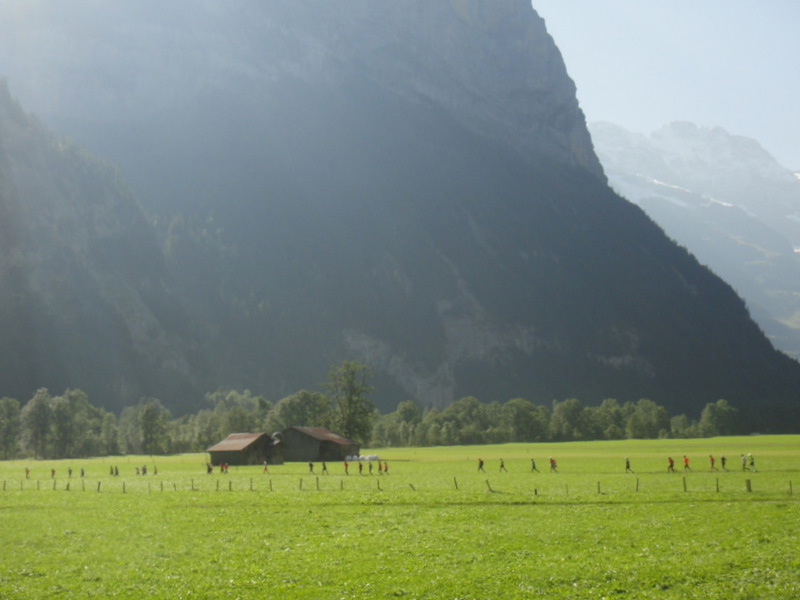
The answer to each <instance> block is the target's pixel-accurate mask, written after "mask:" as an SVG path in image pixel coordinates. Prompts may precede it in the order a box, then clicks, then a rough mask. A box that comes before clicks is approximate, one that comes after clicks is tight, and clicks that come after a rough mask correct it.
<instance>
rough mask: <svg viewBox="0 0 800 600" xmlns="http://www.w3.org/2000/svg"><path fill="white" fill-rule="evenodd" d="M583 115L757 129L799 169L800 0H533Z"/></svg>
mask: <svg viewBox="0 0 800 600" xmlns="http://www.w3.org/2000/svg"><path fill="white" fill-rule="evenodd" d="M532 3H533V7H534V9H536V11H537V12H538V13H539V15H540V16H542V17H543V18H544V19H545V22H546V24H547V29H548V31H549V32H550V34H551V35H552V36H553V38H554V39H555V41H556V44H557V45H558V47H559V49H560V50H561V53H562V55H563V56H564V61H565V62H566V65H567V71H568V72H569V74H570V76H571V77H572V79H573V81H575V85H576V86H577V88H578V100H579V102H580V105H581V108H582V109H583V111H584V113H585V114H586V118H587V120H588V121H610V122H612V123H616V124H618V125H622V126H623V127H625V128H627V129H630V130H631V131H637V132H640V133H650V132H652V131H653V130H655V129H657V128H658V127H660V126H661V125H663V124H665V123H668V122H670V121H677V120H682V121H691V122H693V123H696V124H697V125H700V126H707V127H711V126H720V127H722V128H724V129H726V130H727V131H728V132H729V133H731V134H737V135H744V136H747V137H751V138H754V139H756V140H757V141H758V142H760V143H761V145H762V146H763V147H764V148H765V149H766V150H767V151H768V152H770V153H771V154H772V155H773V156H774V157H775V158H776V159H777V161H778V162H779V163H780V164H782V165H783V166H785V167H787V168H790V169H793V170H796V171H800V1H799V0H669V1H668V2H667V1H661V0H532Z"/></svg>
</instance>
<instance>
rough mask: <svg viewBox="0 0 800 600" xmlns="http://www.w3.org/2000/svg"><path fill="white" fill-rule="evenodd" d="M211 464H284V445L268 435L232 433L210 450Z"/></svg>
mask: <svg viewBox="0 0 800 600" xmlns="http://www.w3.org/2000/svg"><path fill="white" fill-rule="evenodd" d="M208 453H209V454H210V455H211V464H212V465H219V464H222V463H226V464H229V465H260V464H262V463H263V462H264V461H267V462H268V463H269V464H271V465H275V464H282V463H283V444H281V442H280V440H279V439H276V438H273V437H271V436H269V435H267V434H266V433H232V434H230V435H229V436H228V437H226V438H225V439H224V440H222V441H221V442H220V443H218V444H216V445H214V446H211V448H209V449H208Z"/></svg>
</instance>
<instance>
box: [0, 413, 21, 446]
mask: <svg viewBox="0 0 800 600" xmlns="http://www.w3.org/2000/svg"><path fill="white" fill-rule="evenodd" d="M19 425H20V409H19V401H18V400H15V399H14V398H0V451H2V453H3V458H4V459H8V458H11V457H12V456H13V455H14V452H15V451H16V449H17V440H18V438H19Z"/></svg>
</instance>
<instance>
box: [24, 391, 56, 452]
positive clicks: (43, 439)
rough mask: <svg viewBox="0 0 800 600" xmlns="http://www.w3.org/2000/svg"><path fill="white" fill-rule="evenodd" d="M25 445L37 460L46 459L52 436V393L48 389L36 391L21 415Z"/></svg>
mask: <svg viewBox="0 0 800 600" xmlns="http://www.w3.org/2000/svg"><path fill="white" fill-rule="evenodd" d="M20 421H21V425H22V441H23V445H24V446H25V447H26V448H27V449H28V450H30V451H32V452H33V455H34V457H35V458H44V457H45V454H46V451H47V443H48V441H49V434H50V393H49V392H48V391H47V388H40V389H38V390H36V393H35V394H34V395H33V398H31V399H30V400H28V402H27V403H26V404H25V406H24V407H23V409H22V412H21V413H20Z"/></svg>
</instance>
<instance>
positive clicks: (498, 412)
mask: <svg viewBox="0 0 800 600" xmlns="http://www.w3.org/2000/svg"><path fill="white" fill-rule="evenodd" d="M369 381H370V372H369V369H368V368H367V367H366V366H365V365H362V364H360V363H357V362H355V361H343V362H342V363H341V364H340V365H337V366H334V367H332V368H331V370H330V372H329V373H328V380H327V381H326V382H325V383H324V384H323V389H324V390H325V391H324V392H320V391H308V390H300V391H298V392H296V393H294V394H291V395H289V396H287V397H285V398H283V399H281V400H279V401H278V402H276V403H274V404H273V403H272V402H270V401H268V400H266V399H265V398H264V397H262V396H257V395H253V394H252V393H251V392H250V391H248V390H245V391H244V392H238V391H221V390H220V391H216V392H212V393H208V394H206V395H205V397H204V399H203V407H202V408H201V409H200V410H198V411H197V412H196V413H194V414H188V415H183V416H180V417H173V416H172V414H171V413H170V411H169V410H168V409H167V408H165V407H164V405H163V404H162V403H161V402H160V401H159V400H158V399H156V398H142V399H140V401H139V402H138V403H137V404H136V405H134V406H128V407H126V408H125V409H123V411H122V412H121V413H120V415H119V416H117V415H115V414H114V413H111V412H108V411H106V410H104V409H102V408H99V407H97V406H94V405H92V404H91V402H90V401H89V398H88V397H87V395H86V394H85V393H84V392H82V391H81V390H66V391H65V392H64V393H63V394H61V395H59V396H52V395H51V394H50V393H49V392H48V390H47V389H44V388H43V389H40V390H38V391H37V392H36V393H35V394H34V395H33V397H32V398H31V399H30V400H28V401H27V402H26V403H25V404H24V405H21V404H20V402H18V401H17V400H15V399H13V398H7V397H6V398H1V399H0V453H2V457H3V458H4V459H9V458H15V457H32V458H38V459H42V458H51V459H58V458H79V457H89V456H111V455H120V454H150V455H155V454H173V453H181V452H203V451H205V450H206V449H207V448H209V447H210V446H212V445H214V444H216V443H217V442H219V441H220V440H222V439H224V438H225V437H226V436H227V435H229V434H231V433H241V432H258V431H266V432H268V433H272V432H276V431H282V430H283V429H285V428H287V427H290V426H292V425H307V426H314V427H326V428H329V429H332V430H334V431H337V432H338V433H340V434H342V435H344V436H345V437H350V438H353V439H355V440H358V441H359V442H361V443H363V444H365V445H367V446H370V447H398V446H441V445H462V444H497V443H505V442H550V441H573V440H602V439H608V440H614V439H627V438H636V439H647V438H659V437H662V438H663V437H674V438H688V437H709V436H716V435H733V434H737V433H741V432H742V427H741V426H742V424H741V423H740V419H739V413H738V410H737V409H736V408H735V407H733V406H731V405H730V404H729V403H728V402H727V401H726V400H718V401H716V402H713V403H709V404H707V405H706V406H705V408H704V409H703V411H702V413H701V415H700V419H699V420H692V419H689V418H687V417H686V416H685V415H677V416H670V415H669V414H668V412H667V410H666V409H665V408H664V407H663V406H660V405H658V404H656V403H655V402H653V401H652V400H649V399H641V400H639V401H638V402H625V403H620V402H618V401H617V400H615V399H611V398H609V399H606V400H603V402H602V403H601V404H600V405H599V406H584V405H583V404H582V403H581V401H580V400H578V399H576V398H571V399H567V400H561V401H559V400H557V401H554V402H553V403H552V406H543V405H537V404H534V403H532V402H530V401H528V400H525V399H523V398H513V399H511V400H508V401H507V402H505V403H499V402H491V403H483V402H480V401H479V400H478V399H477V398H474V397H466V398H462V399H460V400H457V401H456V402H453V403H452V404H450V405H449V406H447V407H446V408H443V409H437V408H426V409H422V408H420V407H419V406H418V405H417V404H415V403H414V402H412V401H406V402H401V403H400V404H399V405H398V406H397V409H396V410H395V411H394V412H391V413H388V414H380V413H379V412H378V411H376V410H375V409H374V407H373V404H372V402H371V401H370V399H369V394H370V393H371V392H372V386H371V385H370V383H369Z"/></svg>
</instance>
